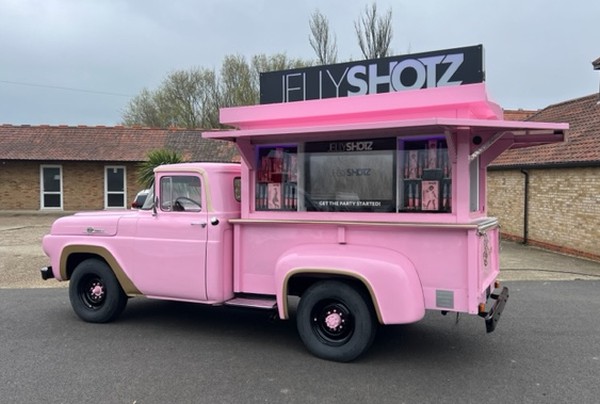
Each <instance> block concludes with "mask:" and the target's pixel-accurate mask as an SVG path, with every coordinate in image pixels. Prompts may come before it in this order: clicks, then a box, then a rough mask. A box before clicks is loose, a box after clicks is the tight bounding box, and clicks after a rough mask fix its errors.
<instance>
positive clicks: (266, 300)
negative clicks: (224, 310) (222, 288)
mask: <svg viewBox="0 0 600 404" xmlns="http://www.w3.org/2000/svg"><path fill="white" fill-rule="evenodd" d="M223 304H224V305H226V306H235V307H250V308H253V309H265V310H273V309H275V307H276V306H277V300H275V298H274V297H271V296H268V297H267V296H251V297H241V296H238V297H234V298H233V299H231V300H228V301H226V302H225V303H223Z"/></svg>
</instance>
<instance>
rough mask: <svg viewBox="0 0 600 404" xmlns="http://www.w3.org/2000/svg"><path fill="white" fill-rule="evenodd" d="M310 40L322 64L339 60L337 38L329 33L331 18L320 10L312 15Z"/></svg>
mask: <svg viewBox="0 0 600 404" xmlns="http://www.w3.org/2000/svg"><path fill="white" fill-rule="evenodd" d="M309 26H310V35H309V37H308V41H309V42H310V46H311V47H312V48H313V50H314V51H315V53H316V54H317V60H318V62H319V63H320V64H323V65H326V64H330V63H335V62H337V39H336V37H335V35H334V36H333V37H332V35H331V34H330V33H329V20H328V19H327V17H325V16H324V15H323V14H321V12H320V11H319V10H315V12H314V13H313V14H312V15H311V17H310V21H309Z"/></svg>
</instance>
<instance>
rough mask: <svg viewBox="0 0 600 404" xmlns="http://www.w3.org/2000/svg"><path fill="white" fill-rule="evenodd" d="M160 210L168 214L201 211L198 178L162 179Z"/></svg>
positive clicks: (176, 176) (177, 177) (178, 177)
mask: <svg viewBox="0 0 600 404" xmlns="http://www.w3.org/2000/svg"><path fill="white" fill-rule="evenodd" d="M160 209H161V210H163V211H168V212H200V211H202V193H201V186H200V178H198V177H196V176H191V175H174V176H165V177H162V178H161V179H160Z"/></svg>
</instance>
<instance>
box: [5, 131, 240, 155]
mask: <svg viewBox="0 0 600 404" xmlns="http://www.w3.org/2000/svg"><path fill="white" fill-rule="evenodd" d="M201 133H202V131H201V130H190V129H176V128H172V129H154V128H141V127H123V126H116V127H106V126H47V125H42V126H29V125H22V126H13V125H1V126H0V160H44V161H115V162H119V161H121V162H140V161H144V160H146V156H147V154H148V152H150V151H152V150H157V149H163V148H168V149H170V150H174V151H176V152H178V153H180V154H181V155H182V156H183V158H184V160H186V161H221V162H227V161H239V155H238V153H237V149H236V147H235V145H234V144H233V143H230V142H226V141H220V140H212V139H203V138H202V137H201Z"/></svg>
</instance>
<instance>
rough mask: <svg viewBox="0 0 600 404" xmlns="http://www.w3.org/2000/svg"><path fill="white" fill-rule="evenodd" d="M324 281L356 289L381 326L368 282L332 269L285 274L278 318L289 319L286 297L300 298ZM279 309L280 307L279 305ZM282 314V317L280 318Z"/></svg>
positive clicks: (354, 274)
mask: <svg viewBox="0 0 600 404" xmlns="http://www.w3.org/2000/svg"><path fill="white" fill-rule="evenodd" d="M325 280H334V281H340V282H344V283H347V284H349V285H350V286H352V287H354V288H355V289H357V290H358V291H359V292H360V293H362V294H363V295H364V296H365V297H368V298H369V302H368V303H370V304H371V307H372V308H373V310H374V312H375V315H376V316H377V320H378V321H379V323H380V324H383V319H382V316H381V311H380V310H379V307H378V304H377V299H376V296H375V293H374V291H373V288H372V286H371V285H370V283H369V281H368V280H367V279H366V278H365V277H363V276H362V275H360V274H357V273H354V272H351V271H347V270H343V269H332V268H295V269H293V270H291V271H289V272H288V273H287V274H286V277H285V279H284V281H283V285H282V291H281V296H282V305H283V307H282V308H281V309H280V317H281V318H282V319H287V318H289V307H288V299H287V296H290V295H291V296H300V297H301V296H302V294H303V293H304V292H305V291H306V290H307V289H308V288H310V287H311V286H312V285H314V284H315V283H317V282H320V281H325ZM279 307H281V305H279ZM282 313H284V314H283V316H282Z"/></svg>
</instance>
